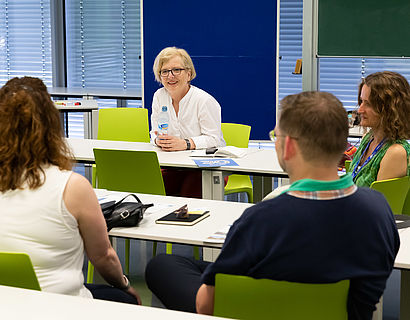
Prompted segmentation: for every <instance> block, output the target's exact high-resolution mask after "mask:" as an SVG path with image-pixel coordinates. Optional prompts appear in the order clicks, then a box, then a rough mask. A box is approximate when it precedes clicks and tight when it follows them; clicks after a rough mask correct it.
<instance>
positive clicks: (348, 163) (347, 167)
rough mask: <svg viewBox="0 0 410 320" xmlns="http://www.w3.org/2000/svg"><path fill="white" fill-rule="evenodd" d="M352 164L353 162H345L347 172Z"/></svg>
mask: <svg viewBox="0 0 410 320" xmlns="http://www.w3.org/2000/svg"><path fill="white" fill-rule="evenodd" d="M351 164H352V160H345V169H346V172H347V171H349V169H350V165H351Z"/></svg>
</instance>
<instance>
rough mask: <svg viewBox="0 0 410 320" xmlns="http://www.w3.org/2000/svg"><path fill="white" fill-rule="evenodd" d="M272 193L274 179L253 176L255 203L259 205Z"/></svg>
mask: <svg viewBox="0 0 410 320" xmlns="http://www.w3.org/2000/svg"><path fill="white" fill-rule="evenodd" d="M271 191H272V177H262V176H253V202H254V203H257V202H259V201H262V199H263V198H264V197H265V196H266V195H267V194H268V193H269V192H271Z"/></svg>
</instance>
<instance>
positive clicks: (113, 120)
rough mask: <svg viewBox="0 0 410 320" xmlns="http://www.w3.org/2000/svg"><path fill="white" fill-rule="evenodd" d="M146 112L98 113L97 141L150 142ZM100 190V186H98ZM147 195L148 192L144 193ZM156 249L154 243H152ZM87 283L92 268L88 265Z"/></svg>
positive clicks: (117, 110) (127, 242) (112, 110)
mask: <svg viewBox="0 0 410 320" xmlns="http://www.w3.org/2000/svg"><path fill="white" fill-rule="evenodd" d="M148 123H149V122H148V110H147V109H145V108H107V109H100V110H99V111H98V133H97V139H98V140H114V141H132V142H150V136H149V124H148ZM97 175H98V174H97V166H96V165H93V167H92V185H93V187H94V188H96V187H97ZM100 188H101V185H100ZM146 193H148V192H146ZM154 248H156V242H155V243H154ZM129 252H130V240H129V239H125V272H126V273H127V274H128V273H129V257H130V254H129ZM88 266H89V268H88V274H87V282H88V283H90V282H92V280H91V279H92V278H93V273H94V268H93V267H92V266H91V264H90V263H89V265H88Z"/></svg>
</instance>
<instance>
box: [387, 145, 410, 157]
mask: <svg viewBox="0 0 410 320" xmlns="http://www.w3.org/2000/svg"><path fill="white" fill-rule="evenodd" d="M386 157H387V159H390V158H391V160H396V161H397V160H405V161H407V152H406V149H404V148H403V146H402V145H400V144H397V143H395V144H393V145H391V146H390V147H389V149H387V151H386V154H385V155H384V157H383V159H384V158H386Z"/></svg>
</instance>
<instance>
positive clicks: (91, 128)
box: [54, 100, 98, 139]
mask: <svg viewBox="0 0 410 320" xmlns="http://www.w3.org/2000/svg"><path fill="white" fill-rule="evenodd" d="M76 102H77V101H76ZM78 102H79V103H81V105H76V104H75V103H74V101H72V100H63V101H54V103H55V104H56V108H57V109H58V111H60V113H61V122H62V123H63V124H64V126H65V128H66V132H65V134H66V136H67V137H68V113H69V112H83V113H84V138H86V139H91V138H94V132H96V131H97V119H96V118H97V114H95V113H94V112H98V104H97V101H96V100H81V101H78ZM59 103H66V105H61V104H59ZM64 114H66V115H67V117H66V121H64Z"/></svg>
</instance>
